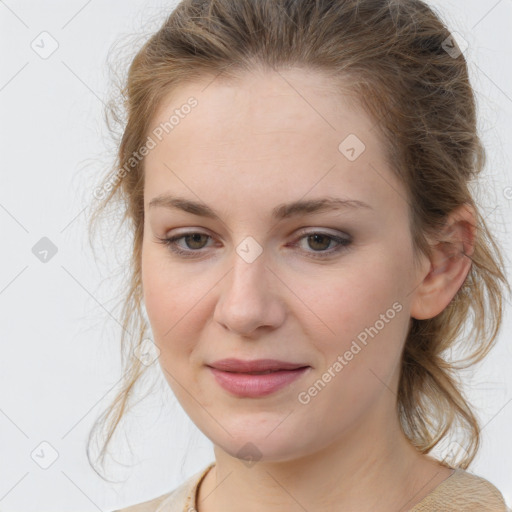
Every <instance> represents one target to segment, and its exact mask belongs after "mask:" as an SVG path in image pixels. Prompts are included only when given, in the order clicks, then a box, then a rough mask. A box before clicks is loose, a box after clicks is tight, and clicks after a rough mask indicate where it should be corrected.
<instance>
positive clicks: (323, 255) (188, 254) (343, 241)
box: [156, 231, 352, 259]
mask: <svg viewBox="0 0 512 512" xmlns="http://www.w3.org/2000/svg"><path fill="white" fill-rule="evenodd" d="M191 235H204V236H208V237H209V238H211V237H210V235H207V234H206V233H201V232H199V231H189V232H187V233H182V234H180V235H176V236H173V237H169V238H160V237H156V238H157V242H158V243H161V244H163V245H165V246H167V247H168V248H169V250H171V251H172V252H173V253H175V254H177V255H178V256H183V257H185V258H197V257H200V251H201V250H202V249H197V250H193V249H189V250H186V251H185V250H183V249H180V248H178V247H177V245H176V242H177V241H178V240H181V239H182V238H186V237H188V236H191ZM313 235H321V236H325V237H327V238H329V239H330V240H332V241H334V242H336V243H338V244H339V245H338V246H337V247H336V248H335V249H334V250H329V251H313V252H309V251H306V252H308V254H309V255H310V256H312V257H313V258H317V259H327V258H328V257H330V256H333V255H334V254H337V253H339V252H341V251H343V250H345V251H346V250H349V248H350V247H349V246H350V245H351V243H352V239H351V238H350V237H349V238H342V237H339V236H335V235H331V234H329V233H323V232H321V231H310V232H307V233H305V234H303V235H302V236H301V237H299V238H298V239H297V240H296V242H294V244H293V245H297V243H298V242H299V241H300V240H302V239H304V238H307V237H309V236H313ZM194 253H198V254H197V256H196V255H193V254H194ZM315 253H316V254H315Z"/></svg>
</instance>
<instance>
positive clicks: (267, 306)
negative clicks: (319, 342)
mask: <svg viewBox="0 0 512 512" xmlns="http://www.w3.org/2000/svg"><path fill="white" fill-rule="evenodd" d="M256 244H257V242H256V241H255V240H254V239H252V240H247V239H245V240H243V241H242V242H241V243H240V244H239V245H238V246H236V248H235V252H234V254H233V260H232V269H231V272H229V274H228V275H227V276H226V280H225V282H224V283H223V285H222V286H221V292H220V294H221V295H220V297H219V302H218V304H217V307H216V313H215V316H216V320H217V321H218V322H220V323H221V324H223V325H224V326H225V327H227V328H229V329H231V330H234V331H238V332H240V333H248V332H252V331H253V330H255V329H256V328H257V327H259V326H261V325H266V326H269V325H273V326H275V325H277V324H278V323H279V322H280V321H281V320H282V317H283V307H282V304H281V301H280V300H279V297H277V296H276V290H275V288H274V286H269V284H270V281H269V280H270V279H272V277H271V276H272V275H273V273H272V272H271V271H270V269H269V268H268V267H267V264H268V260H267V258H266V257H265V255H264V252H263V248H262V247H261V246H259V244H257V245H256Z"/></svg>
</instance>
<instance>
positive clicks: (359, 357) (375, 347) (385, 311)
mask: <svg viewBox="0 0 512 512" xmlns="http://www.w3.org/2000/svg"><path fill="white" fill-rule="evenodd" d="M396 261H397V260H396V258H392V257H391V256H390V255H389V254H388V255H382V254H380V256H379V257H372V258H369V259H364V258H361V259H359V260H358V261H357V262H355V264H354V265H350V266H347V268H346V270H345V269H340V270H339V272H338V277H335V276H331V279H330V280H329V283H328V286H319V285H318V283H317V284H316V285H315V286H311V285H310V291H311V293H310V294H309V297H310V299H309V301H310V302H309V303H310V304H311V305H312V309H313V310H314V311H315V313H317V314H318V317H319V318H321V320H322V325H323V326H324V327H323V328H322V331H321V333H322V334H321V335H319V334H318V333H319V332H320V331H317V332H316V334H315V333H314V332H310V333H309V336H310V339H312V340H316V341H315V345H316V346H317V349H318V350H319V351H320V352H321V353H322V354H323V356H324V359H325V360H324V364H325V366H326V367H327V368H328V367H330V366H331V365H332V364H333V363H334V362H335V361H336V360H337V358H338V356H345V357H344V361H346V362H347V364H346V366H345V367H344V369H343V371H344V372H345V373H348V374H351V373H352V372H353V371H354V370H355V368H358V369H359V368H360V369H362V370H363V371H362V372H359V374H360V375H362V374H363V373H367V371H368V370H369V369H372V370H374V371H375V373H376V374H377V375H380V374H381V373H383V374H387V373H389V371H391V370H392V369H393V368H392V367H393V365H394V363H395V362H396V359H397V357H398V355H399V352H400V350H401V346H402V342H403V338H404V333H405V328H406V326H407V325H408V318H407V315H406V309H407V308H406V307H405V304H404V303H403V302H404V301H403V292H402V289H403V285H402V282H401V277H400V276H401V270H400V267H401V266H402V267H403V264H402V265H399V264H397V263H395V262H396ZM325 333H326V334H325ZM346 370H349V371H346ZM379 372H380V373H379Z"/></svg>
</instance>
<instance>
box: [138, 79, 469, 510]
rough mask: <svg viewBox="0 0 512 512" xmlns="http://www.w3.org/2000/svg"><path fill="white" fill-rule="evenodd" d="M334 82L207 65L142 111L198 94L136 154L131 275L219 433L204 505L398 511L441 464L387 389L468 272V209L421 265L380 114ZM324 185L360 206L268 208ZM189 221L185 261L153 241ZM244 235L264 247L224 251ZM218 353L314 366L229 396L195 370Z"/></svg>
mask: <svg viewBox="0 0 512 512" xmlns="http://www.w3.org/2000/svg"><path fill="white" fill-rule="evenodd" d="M285 78H286V80H285ZM330 83H331V82H330V81H328V80H327V78H325V77H324V76H322V75H321V74H318V73H316V72H315V73H313V72H309V71H308V72H305V71H304V70H300V69H289V70H287V71H280V72H279V73H277V72H269V71H265V72H263V71H261V72H253V73H251V74H250V75H246V76H243V77H242V78H241V79H240V80H239V81H237V82H234V83H228V82H225V81H222V80H221V79H219V78H217V79H216V80H214V81H213V82H212V78H211V77H209V78H208V79H206V78H205V80H204V81H197V82H194V83H191V84H187V85H182V86H181V87H180V88H178V89H176V90H174V91H173V93H172V95H169V96H168V97H166V99H165V101H163V102H162V103H161V105H160V107H159V109H158V111H157V112H156V114H155V116H154V118H153V120H152V123H151V128H152V129H153V128H154V127H156V126H158V125H159V124H160V123H162V122H165V121H166V120H168V119H169V117H170V116H171V115H172V114H173V111H174V110H175V109H176V108H179V107H180V106H181V105H183V104H184V103H186V101H187V99H188V98H190V97H191V96H194V97H195V98H196V99H197V100H198V106H197V107H196V108H195V109H194V110H192V112H191V113H190V114H189V115H188V116H186V117H185V118H184V119H182V120H181V121H180V124H179V125H178V126H176V127H175V128H174V129H173V130H172V131H170V132H169V134H168V135H166V136H165V137H164V138H163V139H162V141H161V142H159V143H158V144H157V145H156V147H155V148H154V149H152V150H151V151H150V153H149V154H148V155H147V157H146V160H145V172H146V175H145V191H144V208H145V225H144V240H143V252H142V281H143V289H144V302H145V306H146V310H147V314H148V318H149V320H150V324H151V328H152V330H153V334H154V341H155V344H156V345H157V346H158V348H159V350H160V357H159V359H158V360H159V364H160V366H161V368H162V371H163V373H164V375H165V377H166V379H167V381H168V383H169V385H170V387H171V388H172V390H173V391H174V393H175V394H176V396H177V398H178V400H179V401H180V403H181V404H182V406H183V408H184V410H185V411H186V413H187V414H188V415H189V416H190V418H191V419H192V421H194V423H195V424H196V425H197V426H198V428H199V429H200V430H201V431H202V432H203V433H204V434H205V435H206V436H207V437H208V438H209V439H210V440H211V441H212V442H213V444H214V451H215V459H216V465H215V466H214V468H213V469H212V470H211V471H210V472H209V473H208V474H207V476H206V478H205V479H204V481H203V483H202V485H201V486H200V489H199V505H198V509H199V512H220V511H223V512H231V511H235V510H236V511H238V510H244V511H246V512H252V511H260V510H266V511H270V512H272V511H282V510H289V511H303V510H304V509H306V510H323V511H335V510H336V511H339V510H357V511H359V512H365V511H375V510H379V511H382V512H386V511H389V512H397V511H398V510H407V509H409V508H411V507H412V506H414V504H416V503H418V502H419V501H421V499H422V498H423V497H424V496H426V495H427V494H428V493H429V492H430V491H431V490H432V489H434V488H435V487H436V486H437V485H439V483H441V482H442V481H444V480H445V479H446V478H447V477H449V476H450V475H451V474H452V470H451V469H450V468H448V467H446V466H444V465H441V464H440V463H438V462H437V461H435V460H434V459H433V458H431V457H429V456H425V455H422V454H420V453H419V452H418V451H417V450H416V449H415V448H414V447H413V446H412V445H411V444H410V442H409V441H408V440H407V438H406V437H405V435H404V434H403V433H402V431H401V429H400V425H399V421H398V418H397V415H396V412H395V411H396V405H395V404H396V390H397V387H398V377H399V370H400V364H399V363H400V356H401V353H402V349H403V345H404V342H405V337H406V333H407V330H408V327H409V324H410V320H411V317H413V318H418V319H424V318H431V317H433V316H435V315H437V314H438V313H440V312H441V311H442V310H443V309H444V308H445V307H446V306H447V305H448V304H449V302H450V301H451V299H452V298H453V296H454V295H455V293H456V292H457V290H458V289H459V288H460V286H461V285H462V283H463V282H464V279H465V277H466V275H467V273H468V271H469V269H470V259H469V258H468V257H467V256H465V255H464V254H463V251H464V253H465V254H467V255H471V253H472V250H473V245H472V244H473V240H474V230H473V227H472V226H473V225H474V215H473V214H474V212H472V211H471V209H470V208H459V209H457V210H456V211H455V212H454V213H453V214H452V216H451V217H450V219H449V222H448V227H447V230H446V233H445V235H444V236H445V238H446V237H449V238H450V239H452V240H453V242H454V244H453V246H452V252H448V250H447V249H446V246H445V245H437V246H435V252H434V255H433V257H432V258H431V259H429V258H427V257H426V256H424V257H422V259H421V260H419V261H418V262H416V263H417V264H415V261H414V258H413V247H412V240H411V235H410V232H409V227H408V205H407V203H406V201H405V200H404V198H405V197H406V192H405V189H404V188H403V186H402V184H401V183H400V182H399V181H398V180H397V179H396V178H395V176H394V175H393V174H392V171H391V169H389V168H388V167H387V164H386V161H385V158H384V146H383V144H382V141H381V140H380V139H379V137H378V133H377V130H372V128H374V126H375V123H374V122H373V121H372V120H371V119H370V118H369V117H368V116H367V115H366V113H365V112H364V111H362V110H361V109H359V108H358V107H357V106H356V105H355V104H354V103H353V102H350V101H349V99H348V97H345V96H343V95H342V94H341V93H339V94H336V95H335V94H333V92H332V89H329V87H330ZM208 84H209V85H208ZM291 84H293V87H292V86H291ZM299 92H300V94H299ZM148 134H149V133H148ZM349 134H356V135H357V137H358V138H359V139H360V140H361V141H363V142H364V144H365V146H366V148H365V150H364V152H363V153H362V154H360V156H359V157H358V158H357V159H356V160H355V161H350V160H349V159H347V158H346V157H345V155H344V154H342V153H341V152H340V150H339V149H338V146H339V145H340V143H341V142H342V141H343V140H344V139H345V138H346V137H347V136H348V135H349ZM164 193H169V194H171V193H172V194H173V195H175V196H181V197H184V198H187V199H190V200H194V201H200V202H202V203H205V204H207V205H208V206H210V208H212V209H213V210H215V211H216V212H217V213H218V215H219V217H220V220H214V219H209V218H205V217H201V216H197V215H195V214H193V213H189V212H184V211H181V210H178V209H171V208H166V207H164V206H156V207H150V206H149V203H150V201H151V200H152V199H154V198H155V197H156V196H159V195H160V194H164ZM325 196H330V197H337V198H345V199H346V198H350V199H356V200H359V201H364V202H365V203H367V204H369V205H370V206H371V208H359V209H353V210H352V209H345V210H329V211H324V212H317V213H305V214H301V215H300V216H297V217H293V218H289V219H285V220H282V221H276V220H274V219H272V218H271V211H272V209H273V208H274V207H276V206H277V205H279V204H282V203H287V202H290V201H294V200H298V199H315V198H320V197H325ZM304 228H307V229H304ZM301 230H302V231H301ZM304 231H305V232H306V233H308V234H311V233H318V232H320V233H327V234H330V235H335V236H336V235H338V236H341V237H346V236H347V235H349V236H350V237H351V239H352V243H351V244H350V245H349V246H347V247H342V248H341V250H340V251H339V252H332V251H333V249H334V248H336V247H338V244H337V243H336V242H335V241H330V239H329V238H327V239H325V238H320V239H319V240H318V241H317V242H316V243H315V240H311V237H310V239H309V240H308V237H305V236H304V235H305V233H304ZM185 232H201V233H204V234H206V235H208V236H209V237H211V238H209V237H208V236H206V237H200V238H199V240H197V239H196V240H195V241H194V239H190V238H189V239H183V238H182V239H180V240H179V241H178V242H177V244H178V245H179V247H180V248H181V249H183V250H188V251H189V252H193V251H196V252H195V253H194V254H193V255H197V254H198V253H199V254H200V256H196V257H195V258H189V259H187V258H185V257H183V256H179V255H176V254H174V253H173V252H171V250H170V248H169V247H168V246H166V245H164V244H162V243H159V242H158V238H165V237H169V236H171V235H177V234H183V233H185ZM248 236H251V237H253V238H254V239H255V240H256V241H257V243H258V244H259V246H260V247H261V250H262V253H261V254H260V255H259V256H258V257H257V258H256V259H255V260H254V261H252V262H247V261H246V260H245V259H244V258H242V257H241V256H239V255H238V254H237V252H236V248H237V246H238V245H239V244H240V243H241V242H243V241H244V240H245V239H246V237H248ZM187 242H188V244H187ZM329 251H331V255H330V256H327V257H325V258H324V259H320V258H314V256H315V254H316V255H321V254H322V253H324V254H325V253H328V252H329ZM394 303H398V304H399V305H400V306H401V309H400V312H397V313H396V314H395V315H394V318H393V319H391V320H389V321H388V322H386V323H385V325H384V327H383V328H381V329H380V330H379V332H378V334H377V335H375V336H374V337H373V338H368V343H367V345H366V346H364V347H363V348H362V350H361V351H359V352H358V353H357V355H356V356H354V357H353V359H352V360H351V361H349V362H348V363H347V364H346V366H344V367H343V369H342V371H340V372H338V373H336V376H335V377H333V378H332V379H331V380H330V382H329V383H328V384H327V385H326V386H325V387H324V388H323V389H322V390H321V392H319V393H318V394H317V395H316V396H314V397H313V398H311V400H310V402H309V403H307V404H302V403H300V402H299V401H298V398H297V397H298V394H299V393H300V392H303V391H305V390H306V391H307V390H308V389H309V388H310V386H311V385H312V384H313V383H314V382H315V381H317V380H318V379H319V378H321V377H322V374H324V373H325V372H326V371H327V369H328V368H329V367H332V365H333V363H334V362H335V361H336V360H337V358H338V356H339V355H343V354H344V353H345V352H346V351H347V350H348V349H349V348H350V346H351V343H352V341H353V340H355V339H357V336H358V334H360V333H361V332H362V331H364V329H365V328H367V327H370V326H374V325H375V324H376V321H377V320H379V318H382V317H381V316H380V315H381V314H385V313H386V311H387V310H389V309H390V308H392V305H393V304H394ZM225 357H237V358H239V359H258V358H275V359H281V360H285V361H292V362H300V363H303V364H306V365H309V366H311V368H310V369H309V371H308V373H307V374H305V375H304V376H303V377H301V378H300V379H299V380H296V381H295V382H293V383H292V384H290V385H289V386H288V387H286V388H284V389H281V390H280V391H278V392H276V393H273V394H271V395H268V396H266V397H260V398H239V397H234V396H232V395H231V394H229V393H228V392H227V391H225V390H224V389H223V388H221V387H220V386H219V385H218V384H217V383H216V381H215V379H214V378H213V376H212V374H211V372H210V370H209V369H208V368H207V367H206V366H205V365H206V364H207V363H211V362H213V361H215V360H217V359H221V358H225ZM248 442H250V443H252V444H253V445H254V446H256V447H257V450H258V454H259V455H258V460H256V461H255V462H254V463H253V464H247V463H246V462H245V461H242V460H240V459H241V456H240V455H237V454H238V452H239V450H240V449H241V448H242V447H243V446H244V445H246V443H248Z"/></svg>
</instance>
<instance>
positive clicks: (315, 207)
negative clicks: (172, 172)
mask: <svg viewBox="0 0 512 512" xmlns="http://www.w3.org/2000/svg"><path fill="white" fill-rule="evenodd" d="M157 206H160V207H164V208H169V209H178V210H183V211H184V212H188V213H192V214H193V215H197V216H200V217H206V218H209V219H214V220H220V217H219V215H218V214H217V213H216V212H215V211H214V210H212V209H211V208H210V207H209V206H207V205H206V204H204V203H201V202H197V201H192V200H190V199H186V198H184V197H175V196H171V195H167V194H166V195H160V196H157V197H155V198H153V199H152V200H151V201H150V203H149V207H150V208H154V207H157ZM349 209H350V210H356V209H368V210H373V208H372V207H371V206H370V205H369V204H366V203H364V202H363V201H358V200H356V199H341V198H337V197H321V198H318V199H309V200H298V201H293V202H291V203H283V204H280V205H278V206H276V207H275V208H274V209H273V210H272V218H274V219H276V220H284V219H289V218H291V217H294V216H298V215H301V214H306V213H321V212H325V211H329V210H349Z"/></svg>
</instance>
